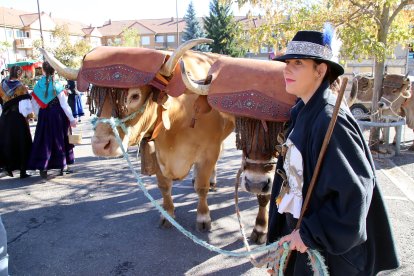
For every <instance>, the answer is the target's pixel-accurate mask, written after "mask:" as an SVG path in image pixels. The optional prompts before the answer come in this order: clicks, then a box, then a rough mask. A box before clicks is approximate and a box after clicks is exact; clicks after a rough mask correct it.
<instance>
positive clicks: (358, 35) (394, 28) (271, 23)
mask: <svg viewBox="0 0 414 276" xmlns="http://www.w3.org/2000/svg"><path fill="white" fill-rule="evenodd" d="M225 2H227V1H225ZM238 2H239V5H244V4H246V3H250V4H252V5H256V6H259V7H262V8H264V9H265V10H266V13H265V14H266V16H267V19H268V24H265V25H264V26H262V27H261V28H259V29H258V30H254V31H253V34H252V35H255V33H256V34H266V36H265V37H266V38H272V39H274V40H273V41H272V42H273V43H274V44H278V43H280V44H279V45H278V46H279V47H278V48H280V46H281V44H282V45H283V46H284V45H286V44H285V43H286V41H289V40H290V39H291V38H292V36H293V35H294V34H295V33H296V32H297V31H298V30H305V29H307V30H310V29H314V30H315V29H316V30H318V29H321V26H322V25H323V23H324V22H326V21H330V22H332V23H333V24H334V25H335V26H336V27H337V30H338V36H339V38H340V39H341V40H342V42H343V44H342V49H341V56H342V58H343V59H349V58H352V59H362V58H366V57H369V58H371V57H372V58H374V60H375V63H374V76H375V80H374V95H373V98H372V113H373V114H377V110H378V101H379V98H380V92H381V87H382V78H383V75H384V69H385V66H384V65H385V59H386V57H387V56H390V55H392V54H393V51H394V49H395V47H396V46H397V45H408V43H409V40H410V37H413V35H414V29H413V26H412V22H414V10H413V8H414V0H378V1H370V0H319V1H317V0H314V1H306V0H303V1H301V0H299V1H281V0H276V1H270V0H239V1H238ZM272 4H274V5H272ZM410 23H411V25H410ZM256 37H257V35H256ZM256 40H257V39H256ZM256 40H255V39H251V40H250V41H256ZM371 119H372V120H373V121H377V120H378V119H379V118H378V117H377V116H375V115H374V116H372V118H371ZM378 140H379V130H378V129H375V130H374V131H371V136H370V144H371V145H373V146H372V147H371V148H372V149H378V145H379V143H378Z"/></svg>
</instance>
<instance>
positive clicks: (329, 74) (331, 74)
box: [313, 59, 338, 84]
mask: <svg viewBox="0 0 414 276" xmlns="http://www.w3.org/2000/svg"><path fill="white" fill-rule="evenodd" d="M313 61H314V62H315V63H316V64H317V65H319V64H321V63H325V64H326V67H327V69H326V74H325V76H324V78H323V81H325V80H328V81H329V84H332V83H334V82H335V80H336V79H337V78H338V76H337V75H336V74H335V73H334V71H332V70H331V66H330V65H329V64H328V63H326V62H323V61H322V60H317V59H314V60H313ZM315 67H316V66H315Z"/></svg>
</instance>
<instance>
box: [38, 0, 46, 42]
mask: <svg viewBox="0 0 414 276" xmlns="http://www.w3.org/2000/svg"><path fill="white" fill-rule="evenodd" d="M37 15H38V16H39V26H40V40H41V41H42V48H43V49H44V48H45V42H44V41H43V30H42V19H41V18H40V17H41V16H40V7H39V0H37Z"/></svg>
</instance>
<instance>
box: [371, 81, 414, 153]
mask: <svg viewBox="0 0 414 276" xmlns="http://www.w3.org/2000/svg"><path fill="white" fill-rule="evenodd" d="M411 90H412V87H411ZM381 92H382V93H381V99H380V100H379V102H378V107H379V110H380V111H381V113H382V114H383V115H394V116H395V115H397V116H401V117H405V118H406V122H407V126H408V127H409V128H411V129H413V130H414V100H413V96H412V94H413V93H412V92H410V79H409V78H408V77H407V76H403V75H385V76H384V79H383V83H382V91H381ZM409 150H411V151H414V144H413V145H411V147H410V148H409Z"/></svg>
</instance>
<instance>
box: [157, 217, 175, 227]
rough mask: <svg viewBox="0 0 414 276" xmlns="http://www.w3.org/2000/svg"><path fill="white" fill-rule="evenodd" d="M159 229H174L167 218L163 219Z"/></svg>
mask: <svg viewBox="0 0 414 276" xmlns="http://www.w3.org/2000/svg"><path fill="white" fill-rule="evenodd" d="M159 227H160V228H164V229H169V228H171V227H172V224H171V222H169V221H168V220H167V219H166V218H161V220H160V225H159Z"/></svg>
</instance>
